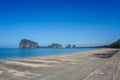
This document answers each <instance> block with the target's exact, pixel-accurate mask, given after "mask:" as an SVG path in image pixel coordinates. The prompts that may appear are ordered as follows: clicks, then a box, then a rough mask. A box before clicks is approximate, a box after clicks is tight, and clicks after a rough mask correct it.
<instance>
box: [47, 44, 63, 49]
mask: <svg viewBox="0 0 120 80" xmlns="http://www.w3.org/2000/svg"><path fill="white" fill-rule="evenodd" d="M48 48H62V45H61V44H58V43H52V44H51V45H49V46H48Z"/></svg>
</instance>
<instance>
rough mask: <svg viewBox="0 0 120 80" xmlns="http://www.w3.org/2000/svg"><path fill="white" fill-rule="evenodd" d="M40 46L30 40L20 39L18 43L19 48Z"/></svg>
mask: <svg viewBox="0 0 120 80" xmlns="http://www.w3.org/2000/svg"><path fill="white" fill-rule="evenodd" d="M39 47H40V46H39V45H38V44H37V43H36V42H34V41H31V40H27V39H22V40H21V41H20V43H19V48H39Z"/></svg>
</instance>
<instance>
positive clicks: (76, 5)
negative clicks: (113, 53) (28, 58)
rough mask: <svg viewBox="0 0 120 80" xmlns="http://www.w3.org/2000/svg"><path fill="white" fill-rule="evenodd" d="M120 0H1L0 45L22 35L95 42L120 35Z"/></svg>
mask: <svg viewBox="0 0 120 80" xmlns="http://www.w3.org/2000/svg"><path fill="white" fill-rule="evenodd" d="M119 4H120V1H119V0H11V1H10V0H0V37H1V39H0V47H1V48H3V47H4V48H5V47H10V48H11V47H15V48H16V47H18V44H19V42H20V40H21V39H24V38H26V39H30V40H33V41H35V42H38V44H40V46H41V45H42V46H45V45H49V44H51V43H60V44H63V46H65V45H67V44H76V45H78V46H95V45H105V44H109V43H111V42H113V41H115V40H117V39H119V38H120V5H119Z"/></svg>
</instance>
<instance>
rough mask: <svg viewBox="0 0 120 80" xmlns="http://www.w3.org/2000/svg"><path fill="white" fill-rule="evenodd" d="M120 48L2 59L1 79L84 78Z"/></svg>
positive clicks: (79, 79)
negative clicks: (98, 55) (108, 55)
mask: <svg viewBox="0 0 120 80" xmlns="http://www.w3.org/2000/svg"><path fill="white" fill-rule="evenodd" d="M117 51H118V49H100V50H93V51H86V52H77V53H70V54H61V55H52V56H40V57H29V58H20V59H10V60H1V61H0V80H82V79H84V78H85V77H86V76H87V75H88V74H90V73H91V72H93V71H94V70H96V69H97V68H98V67H99V66H101V65H102V64H104V63H105V62H106V61H108V60H109V59H110V58H99V57H96V56H94V54H112V53H116V52H117Z"/></svg>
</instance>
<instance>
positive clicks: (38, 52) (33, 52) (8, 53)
mask: <svg viewBox="0 0 120 80" xmlns="http://www.w3.org/2000/svg"><path fill="white" fill-rule="evenodd" d="M96 49H98V48H79V49H73V48H71V49H70V48H66V49H65V48H57V49H53V48H36V49H19V48H0V59H1V60H2V59H11V58H22V57H32V56H47V55H56V54H64V53H73V52H82V51H89V50H96Z"/></svg>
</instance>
